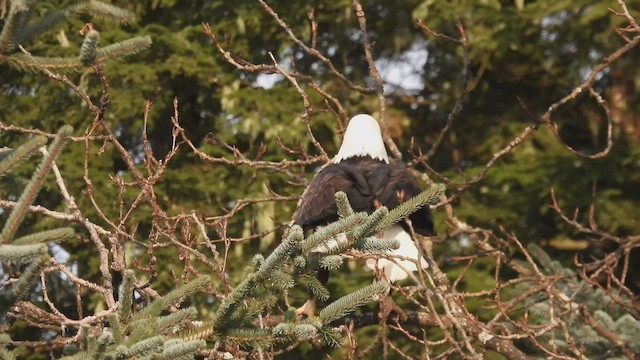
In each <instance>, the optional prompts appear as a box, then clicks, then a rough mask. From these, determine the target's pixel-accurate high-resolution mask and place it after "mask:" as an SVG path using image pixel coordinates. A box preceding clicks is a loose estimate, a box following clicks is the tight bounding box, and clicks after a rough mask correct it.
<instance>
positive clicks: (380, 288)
mask: <svg viewBox="0 0 640 360" xmlns="http://www.w3.org/2000/svg"><path fill="white" fill-rule="evenodd" d="M387 291H389V283H388V282H386V281H376V282H374V283H373V284H371V285H369V286H367V287H364V288H362V289H360V290H357V291H355V292H353V293H351V294H348V295H345V296H343V297H341V298H340V299H338V300H336V301H334V302H332V303H331V304H329V305H327V306H326V307H325V308H324V309H322V311H320V315H319V316H318V318H319V319H320V321H321V322H322V323H323V324H329V323H330V322H332V321H334V320H337V319H339V318H341V317H343V316H345V315H347V314H349V313H350V312H352V311H355V310H356V309H357V308H358V307H360V306H362V305H364V304H366V303H367V302H369V301H371V300H372V299H373V298H374V297H376V296H380V295H382V294H384V293H386V292H387Z"/></svg>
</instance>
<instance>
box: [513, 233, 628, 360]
mask: <svg viewBox="0 0 640 360" xmlns="http://www.w3.org/2000/svg"><path fill="white" fill-rule="evenodd" d="M527 251H528V253H529V254H531V256H532V258H533V259H534V260H536V261H537V262H538V263H539V264H540V270H541V271H542V272H543V273H544V274H548V275H550V276H558V277H560V280H559V281H557V282H555V283H554V289H555V290H557V291H558V292H557V294H556V296H557V297H558V299H557V300H555V301H559V302H563V303H564V304H563V305H562V306H561V308H574V309H580V311H576V312H569V313H568V315H565V319H564V320H565V321H566V323H567V324H568V329H567V332H565V331H564V330H563V329H560V328H558V329H556V330H555V331H553V332H549V333H546V334H545V336H544V337H543V339H544V340H545V341H547V343H548V344H549V345H548V346H549V347H551V346H557V347H558V348H560V349H561V350H562V351H564V352H565V353H570V347H569V341H571V342H572V341H576V340H577V341H579V344H578V345H579V346H580V347H581V348H583V349H584V350H583V351H584V355H585V356H586V357H588V358H596V357H598V356H601V355H603V354H607V357H608V358H620V356H622V351H621V349H620V346H619V344H616V343H612V342H611V339H610V338H606V337H604V336H603V334H602V332H599V331H598V330H596V328H598V327H603V328H604V329H606V330H607V331H609V332H610V333H611V334H615V336H616V337H618V338H619V339H620V340H621V341H623V343H624V344H626V345H625V346H627V347H628V348H629V349H630V350H631V351H633V352H634V353H640V339H639V338H638V336H637V335H638V334H640V321H639V320H638V319H637V318H635V317H634V314H635V315H637V309H636V310H630V309H633V299H630V298H629V297H628V295H627V294H625V293H621V292H611V291H605V290H604V289H602V288H600V287H594V286H593V284H590V283H588V282H587V281H585V279H583V278H581V277H579V275H578V274H577V273H576V272H575V271H573V270H571V269H568V268H566V267H564V266H562V264H560V262H558V261H554V260H552V259H551V258H550V257H549V255H548V254H547V253H546V252H545V251H544V250H543V249H542V248H540V247H539V246H538V245H535V244H530V245H528V246H527ZM531 286H532V284H531V283H529V282H523V283H522V284H521V285H520V286H519V289H520V290H521V291H525V290H526V289H528V288H530V287H531ZM553 303H554V302H550V301H549V298H548V297H547V296H545V295H544V294H543V293H541V294H539V295H538V296H536V297H530V298H527V300H526V301H525V308H526V309H527V312H528V313H529V314H530V321H532V322H533V323H535V324H542V325H545V324H548V323H549V322H550V321H551V318H550V316H551V314H552V313H553V312H554V311H552V310H551V304H553ZM625 309H626V310H625ZM585 312H587V313H588V314H591V315H587V316H586V317H584V316H581V315H582V314H584V313H585ZM556 316H557V315H556ZM590 320H591V321H590ZM566 335H570V336H571V337H572V339H571V340H569V339H567V337H566ZM573 339H576V340H573ZM622 358H624V357H622Z"/></svg>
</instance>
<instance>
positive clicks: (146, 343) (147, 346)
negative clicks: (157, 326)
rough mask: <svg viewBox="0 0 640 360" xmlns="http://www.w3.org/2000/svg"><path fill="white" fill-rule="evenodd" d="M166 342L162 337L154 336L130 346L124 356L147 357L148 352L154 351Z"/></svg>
mask: <svg viewBox="0 0 640 360" xmlns="http://www.w3.org/2000/svg"><path fill="white" fill-rule="evenodd" d="M165 341H166V339H165V337H164V336H162V335H156V336H154V337H150V338H148V339H144V340H142V341H138V342H137V343H135V344H133V345H131V346H130V347H129V349H128V350H127V353H126V356H129V357H132V356H133V357H135V356H142V355H147V354H149V353H150V352H154V351H156V350H157V349H158V348H159V347H160V346H162V344H163V343H164V342H165Z"/></svg>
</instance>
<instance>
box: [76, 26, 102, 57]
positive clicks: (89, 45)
mask: <svg viewBox="0 0 640 360" xmlns="http://www.w3.org/2000/svg"><path fill="white" fill-rule="evenodd" d="M99 44H100V33H99V32H97V31H95V30H93V29H91V30H89V31H88V32H87V34H86V35H85V37H84V42H83V43H82V46H81V47H80V61H82V64H83V65H84V66H90V65H93V63H94V62H95V61H96V58H97V57H98V45H99Z"/></svg>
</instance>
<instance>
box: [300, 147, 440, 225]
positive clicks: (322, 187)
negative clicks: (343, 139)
mask: <svg viewBox="0 0 640 360" xmlns="http://www.w3.org/2000/svg"><path fill="white" fill-rule="evenodd" d="M338 191H344V192H345V193H346V194H347V198H348V199H349V203H350V204H351V207H352V208H353V209H354V210H355V211H365V212H367V213H369V214H370V213H372V212H373V211H375V209H376V208H378V207H380V206H386V207H387V208H389V209H393V208H395V207H396V206H398V205H399V204H401V203H402V202H404V201H406V200H408V199H410V198H412V197H414V196H416V195H417V194H419V193H420V191H421V189H420V186H419V184H418V182H417V181H416V179H415V178H414V177H413V176H412V175H411V174H410V173H409V172H408V171H407V168H406V167H405V166H404V164H401V163H400V164H398V163H396V164H387V163H385V162H384V161H380V160H376V159H372V158H371V157H369V156H357V157H351V158H348V159H345V160H342V161H341V162H339V163H337V164H333V163H332V164H329V165H327V166H326V167H324V168H323V169H322V170H320V172H319V173H318V174H317V175H316V176H315V178H314V179H313V180H312V182H311V184H310V185H309V190H307V192H306V193H305V194H304V195H303V197H302V201H301V203H300V207H299V209H298V212H297V214H296V217H295V219H294V222H295V223H296V224H298V225H300V226H302V228H303V229H305V230H308V229H313V228H315V227H317V226H324V225H327V224H329V223H331V222H334V221H336V220H338V211H337V208H336V202H335V197H334V196H335V193H336V192H338ZM409 219H410V220H411V223H412V225H413V228H414V230H415V231H416V232H417V233H418V234H422V235H427V236H428V235H433V234H434V229H433V218H432V216H431V212H430V211H429V208H428V206H425V207H423V208H421V209H420V210H418V211H417V212H415V213H413V214H412V215H411V216H410V217H409Z"/></svg>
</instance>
